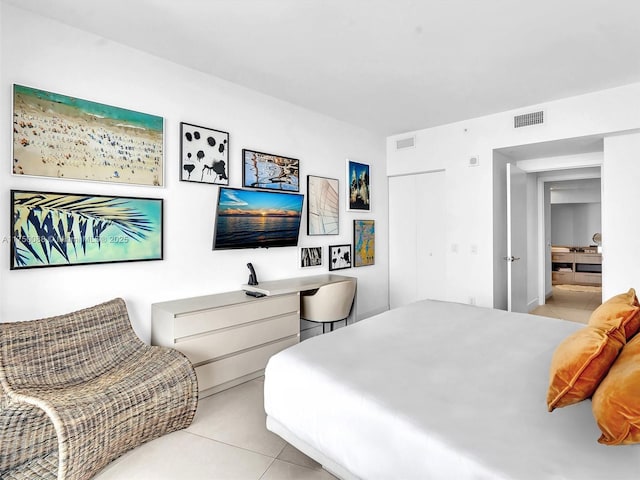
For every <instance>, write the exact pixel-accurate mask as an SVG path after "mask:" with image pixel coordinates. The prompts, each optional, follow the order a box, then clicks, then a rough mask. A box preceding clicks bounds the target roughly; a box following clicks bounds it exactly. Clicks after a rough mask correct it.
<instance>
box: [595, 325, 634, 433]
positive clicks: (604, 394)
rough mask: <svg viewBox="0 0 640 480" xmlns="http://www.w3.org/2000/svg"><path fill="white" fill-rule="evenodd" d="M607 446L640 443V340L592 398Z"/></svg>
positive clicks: (623, 354) (627, 349) (627, 348)
mask: <svg viewBox="0 0 640 480" xmlns="http://www.w3.org/2000/svg"><path fill="white" fill-rule="evenodd" d="M592 408H593V416H594V418H595V419H596V422H597V423H598V427H600V430H601V431H602V435H601V436H600V438H599V439H598V442H600V443H604V444H605V445H620V444H630V443H640V336H636V337H634V338H633V340H631V341H630V342H629V343H628V344H627V345H626V346H625V347H624V348H623V349H622V352H621V353H620V356H619V357H618V359H617V360H616V361H615V362H614V364H613V366H612V367H611V369H610V370H609V373H608V374H607V376H606V377H605V378H604V380H602V383H601V384H600V385H599V386H598V388H597V389H596V392H595V393H594V394H593V402H592Z"/></svg>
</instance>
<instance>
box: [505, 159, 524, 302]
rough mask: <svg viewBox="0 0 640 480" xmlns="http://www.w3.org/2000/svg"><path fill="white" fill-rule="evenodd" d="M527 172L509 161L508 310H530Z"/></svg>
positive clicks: (506, 258)
mask: <svg viewBox="0 0 640 480" xmlns="http://www.w3.org/2000/svg"><path fill="white" fill-rule="evenodd" d="M526 253H527V174H526V172H524V171H523V170H521V169H520V168H518V167H516V166H515V165H514V164H512V163H507V255H506V257H505V261H506V262H507V310H508V311H510V312H525V313H526V312H527V310H528V309H527V271H526V266H527V259H526Z"/></svg>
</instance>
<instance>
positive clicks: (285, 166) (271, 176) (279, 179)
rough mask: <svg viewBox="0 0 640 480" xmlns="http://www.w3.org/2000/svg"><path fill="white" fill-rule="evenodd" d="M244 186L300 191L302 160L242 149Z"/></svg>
mask: <svg viewBox="0 0 640 480" xmlns="http://www.w3.org/2000/svg"><path fill="white" fill-rule="evenodd" d="M242 177H243V180H242V186H244V187H250V188H262V189H266V190H285V191H289V192H299V191H300V181H299V178H300V160H298V159H297V158H287V157H281V156H279V155H273V154H270V153H263V152H256V151H254V150H246V149H243V150H242Z"/></svg>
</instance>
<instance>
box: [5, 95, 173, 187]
mask: <svg viewBox="0 0 640 480" xmlns="http://www.w3.org/2000/svg"><path fill="white" fill-rule="evenodd" d="M163 149H164V119H163V118H162V117H160V116H157V115H151V114H147V113H141V112H136V111H133V110H128V109H126V108H120V107H115V106H112V105H105V104H102V103H97V102H93V101H90V100H84V99H80V98H75V97H70V96H67V95H62V94H59V93H53V92H47V91H45V90H39V89H37V88H31V87H26V86H24V85H18V84H14V85H13V142H12V155H13V156H12V159H13V162H12V163H13V167H12V168H13V174H14V175H25V176H36V177H52V178H58V179H70V180H85V181H97V182H110V183H125V184H132V185H147V186H154V187H161V186H163V185H164V151H163Z"/></svg>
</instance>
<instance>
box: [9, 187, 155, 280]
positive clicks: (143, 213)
mask: <svg viewBox="0 0 640 480" xmlns="http://www.w3.org/2000/svg"><path fill="white" fill-rule="evenodd" d="M162 202H163V201H162V199H161V198H138V197H111V196H98V195H83V194H77V193H52V192H40V191H23V190H11V222H12V223H11V248H10V251H11V258H10V268H11V270H18V269H27V268H37V267H55V266H63V265H78V264H96V263H114V262H132V261H144V260H162V255H163V242H162V234H163V226H162V215H163V212H162V210H163V204H162Z"/></svg>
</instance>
